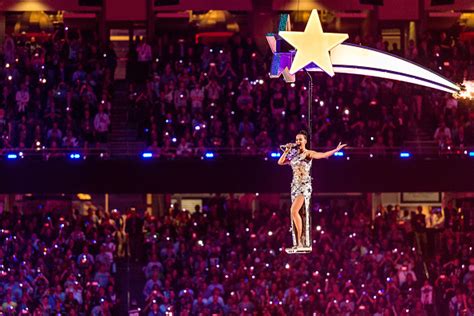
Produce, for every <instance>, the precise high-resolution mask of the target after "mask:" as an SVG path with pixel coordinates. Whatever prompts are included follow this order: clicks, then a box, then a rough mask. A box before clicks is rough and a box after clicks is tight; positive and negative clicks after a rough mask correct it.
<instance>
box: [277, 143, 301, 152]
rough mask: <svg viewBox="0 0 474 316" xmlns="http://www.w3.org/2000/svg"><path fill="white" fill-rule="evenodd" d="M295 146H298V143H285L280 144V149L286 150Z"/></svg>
mask: <svg viewBox="0 0 474 316" xmlns="http://www.w3.org/2000/svg"><path fill="white" fill-rule="evenodd" d="M296 147H298V145H297V144H295V143H288V144H286V145H280V149H281V150H282V151H287V150H290V149H292V148H296Z"/></svg>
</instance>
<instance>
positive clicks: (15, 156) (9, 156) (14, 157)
mask: <svg viewBox="0 0 474 316" xmlns="http://www.w3.org/2000/svg"><path fill="white" fill-rule="evenodd" d="M7 159H12V160H13V159H18V155H17V154H8V155H7Z"/></svg>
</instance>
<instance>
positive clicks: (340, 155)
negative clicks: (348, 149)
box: [334, 151, 344, 157]
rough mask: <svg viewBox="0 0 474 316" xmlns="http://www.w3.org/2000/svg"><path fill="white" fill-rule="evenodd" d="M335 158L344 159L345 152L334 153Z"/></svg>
mask: <svg viewBox="0 0 474 316" xmlns="http://www.w3.org/2000/svg"><path fill="white" fill-rule="evenodd" d="M334 156H336V157H344V152H343V151H338V152H335V153H334Z"/></svg>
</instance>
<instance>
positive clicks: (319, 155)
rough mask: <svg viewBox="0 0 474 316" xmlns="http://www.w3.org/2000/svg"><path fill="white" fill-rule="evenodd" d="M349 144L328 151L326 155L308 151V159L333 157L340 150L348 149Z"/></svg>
mask: <svg viewBox="0 0 474 316" xmlns="http://www.w3.org/2000/svg"><path fill="white" fill-rule="evenodd" d="M346 146H347V144H341V143H339V145H337V147H336V148H335V149H333V150H330V151H326V152H324V153H320V152H317V151H314V150H308V154H307V156H306V157H307V158H310V159H321V158H329V157H331V156H332V155H334V154H335V153H337V152H338V151H339V150H341V149H342V148H344V147H346Z"/></svg>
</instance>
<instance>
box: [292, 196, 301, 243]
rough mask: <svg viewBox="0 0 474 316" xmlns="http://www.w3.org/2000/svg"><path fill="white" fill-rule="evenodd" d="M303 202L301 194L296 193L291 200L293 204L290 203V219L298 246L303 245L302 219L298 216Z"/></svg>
mask: <svg viewBox="0 0 474 316" xmlns="http://www.w3.org/2000/svg"><path fill="white" fill-rule="evenodd" d="M303 203H304V196H303V195H298V196H297V197H296V198H295V200H294V201H293V204H291V210H290V211H291V220H292V221H293V223H294V225H295V229H296V232H295V235H296V244H297V246H298V247H301V246H303V244H302V242H301V236H302V235H303V220H302V219H301V216H300V213H299V211H300V209H301V207H302V206H303Z"/></svg>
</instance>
